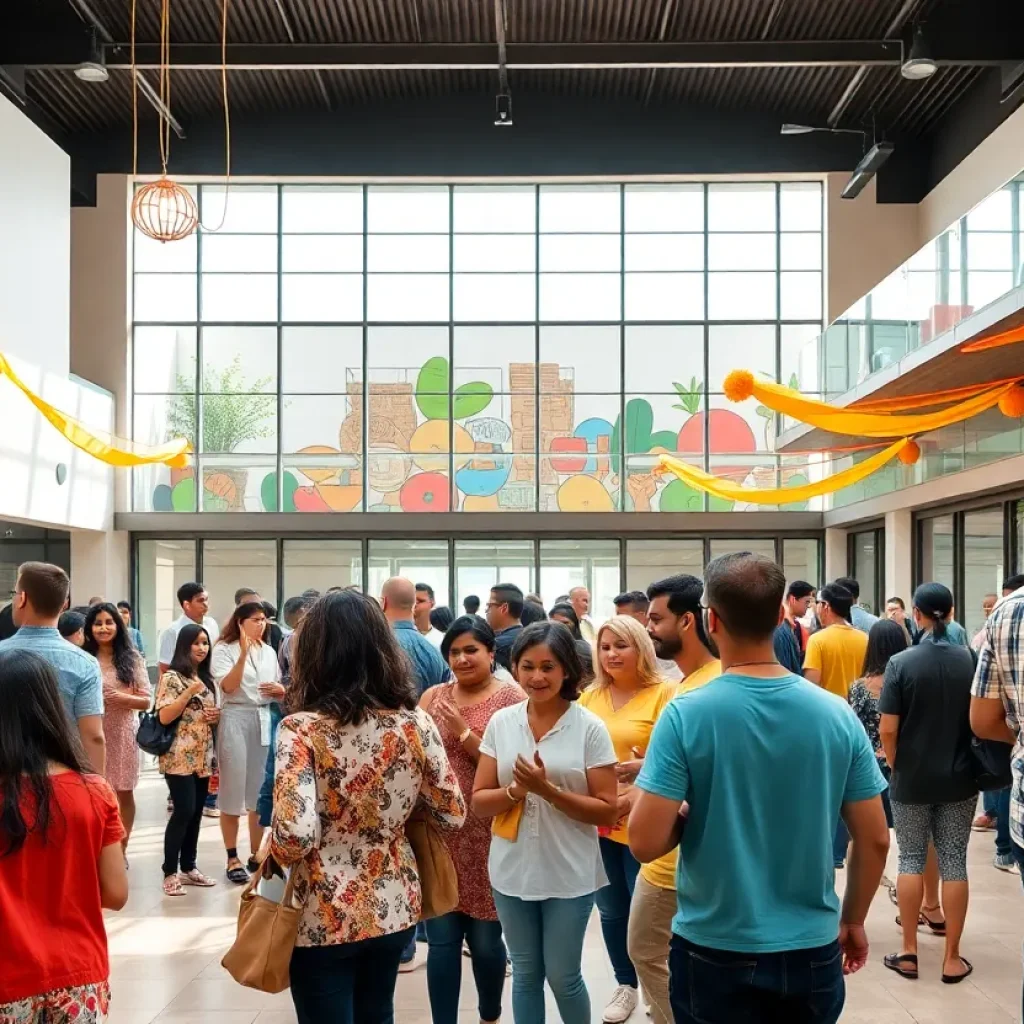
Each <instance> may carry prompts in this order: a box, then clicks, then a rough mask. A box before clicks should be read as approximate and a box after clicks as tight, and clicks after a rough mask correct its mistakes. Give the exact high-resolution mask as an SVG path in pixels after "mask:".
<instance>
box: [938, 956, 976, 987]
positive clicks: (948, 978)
mask: <svg viewBox="0 0 1024 1024" xmlns="http://www.w3.org/2000/svg"><path fill="white" fill-rule="evenodd" d="M960 963H962V964H963V965H964V966H965V967H966V968H967V970H966V971H964V973H963V974H943V975H942V984H943V985H959V984H960V982H961V981H963V980H964V978H969V977H970V976H971V975H972V974H973V973H974V965H973V964H972V963H971V962H970V960H967V959H965V958H964V957H960Z"/></svg>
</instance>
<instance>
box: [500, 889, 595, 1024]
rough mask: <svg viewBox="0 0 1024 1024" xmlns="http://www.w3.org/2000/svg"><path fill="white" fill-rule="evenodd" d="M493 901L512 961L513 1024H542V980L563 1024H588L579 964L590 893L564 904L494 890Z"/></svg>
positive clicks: (591, 900)
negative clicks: (550, 994)
mask: <svg viewBox="0 0 1024 1024" xmlns="http://www.w3.org/2000/svg"><path fill="white" fill-rule="evenodd" d="M494 903H495V906H497V908H498V918H499V919H500V920H501V930H502V931H503V932H504V933H505V941H506V942H507V943H508V951H509V955H510V956H511V957H512V1018H513V1020H514V1021H515V1024H544V1020H545V1016H544V981H545V979H547V983H548V984H549V985H550V986H551V991H552V993H553V994H554V997H555V1002H556V1003H557V1004H558V1013H559V1015H560V1016H561V1018H562V1021H563V1024H590V993H589V992H587V986H586V984H585V983H584V981H583V971H582V969H581V963H582V960H583V937H584V935H585V934H586V932H587V921H588V920H589V919H590V914H591V912H592V911H593V909H594V895H593V893H590V894H589V895H586V896H577V897H575V898H574V899H566V900H558V899H551V900H521V899H518V898H517V897H515V896H504V895H502V894H501V893H500V892H495V893H494Z"/></svg>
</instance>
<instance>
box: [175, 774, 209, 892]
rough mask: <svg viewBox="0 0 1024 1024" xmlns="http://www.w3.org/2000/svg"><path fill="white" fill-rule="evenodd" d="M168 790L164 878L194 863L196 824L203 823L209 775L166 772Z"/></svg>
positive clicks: (197, 840) (197, 837)
mask: <svg viewBox="0 0 1024 1024" xmlns="http://www.w3.org/2000/svg"><path fill="white" fill-rule="evenodd" d="M164 778H165V779H166V780H167V788H168V789H169V790H170V791H171V808H172V809H171V817H170V819H169V820H168V822H167V828H166V829H165V830H164V877H165V878H166V877H167V875H173V874H174V873H175V872H176V871H177V870H178V869H179V867H180V869H181V870H182V871H183V872H186V873H187V872H189V871H191V870H192V869H193V868H194V867H195V866H196V848H197V847H198V846H199V826H200V825H201V824H202V823H203V803H204V802H205V800H206V791H207V789H209V786H210V779H209V776H204V777H203V778H200V777H199V776H198V775H195V774H192V775H165V776H164Z"/></svg>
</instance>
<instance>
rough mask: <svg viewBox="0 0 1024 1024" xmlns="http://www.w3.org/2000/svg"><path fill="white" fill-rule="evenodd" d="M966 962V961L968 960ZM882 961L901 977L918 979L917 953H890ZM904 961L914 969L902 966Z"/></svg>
mask: <svg viewBox="0 0 1024 1024" xmlns="http://www.w3.org/2000/svg"><path fill="white" fill-rule="evenodd" d="M964 962H965V963H966V962H967V961H964ZM882 963H883V964H884V965H885V966H886V967H888V968H889V970H890V971H895V972H896V973H897V974H898V975H899V976H900V977H901V978H908V979H909V980H910V981H917V954H916V953H889V954H888V955H887V956H886V957H884V958H883V960H882ZM904 963H908V964H913V965H914V968H913V970H907V969H906V968H905V967H902V966H900V965H901V964H904ZM943 977H945V975H943ZM965 977H966V975H965Z"/></svg>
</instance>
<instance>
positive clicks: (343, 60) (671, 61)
mask: <svg viewBox="0 0 1024 1024" xmlns="http://www.w3.org/2000/svg"><path fill="white" fill-rule="evenodd" d="M1017 49H1018V50H1024V46H1021V47H1017ZM58 50H59V48H55V49H54V51H53V54H52V55H51V56H48V55H46V54H43V53H38V52H37V53H36V56H35V59H34V60H32V59H23V60H20V61H17V63H21V64H25V65H27V66H30V67H51V68H52V67H57V66H60V65H61V63H62V62H61V60H60V56H59V52H58ZM105 51H106V58H107V65H108V66H109V67H111V68H122V69H123V68H128V67H129V66H130V65H129V48H128V44H127V43H113V44H110V45H108V46H106V47H105ZM135 52H136V64H137V66H138V67H140V68H153V69H155V68H158V67H160V48H159V46H158V45H157V44H155V43H137V44H136V48H135ZM4 54H5V49H0V57H3V56H4ZM507 57H508V60H507V62H506V66H507V67H508V69H509V70H510V71H526V70H587V69H609V70H616V69H621V70H630V69H645V68H666V69H671V68H742V67H752V68H756V67H762V68H765V67H858V66H861V65H864V66H868V67H893V66H898V65H899V64H900V63H901V62H902V60H903V44H902V42H901V41H900V40H898V39H881V40H822V41H809V40H800V41H796V42H793V41H777V40H755V41H748V42H704V43H673V42H654V43H509V44H508V47H507ZM1016 57H1017V58H1020V57H1024V52H1020V53H1017V54H1016ZM1010 59H1015V58H1013V57H1008V56H1006V55H1005V54H1000V55H997V57H996V58H993V59H992V60H990V59H989V58H988V57H987V56H986V55H976V54H967V55H964V56H963V57H962V58H961V57H958V56H957V55H953V57H952V58H951V61H950V62H951V63H978V62H979V61H984V62H985V63H996V62H998V61H1000V60H1004V61H1005V60H1010ZM8 62H9V63H15V61H14V60H8ZM170 63H171V65H172V67H174V68H176V69H181V70H196V71H218V70H220V66H221V52H220V44H219V43H179V44H174V43H172V44H171V52H170ZM227 63H228V67H229V68H231V69H233V70H253V71H258V70H264V69H266V70H294V71H308V70H312V69H314V68H316V69H320V70H334V71H373V70H394V71H403V70H421V71H496V70H497V69H498V63H499V61H498V57H497V53H496V52H495V47H494V45H493V44H492V43H372V44H352V43H299V44H290V43H273V44H259V43H256V44H252V43H229V44H228V48H227Z"/></svg>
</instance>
